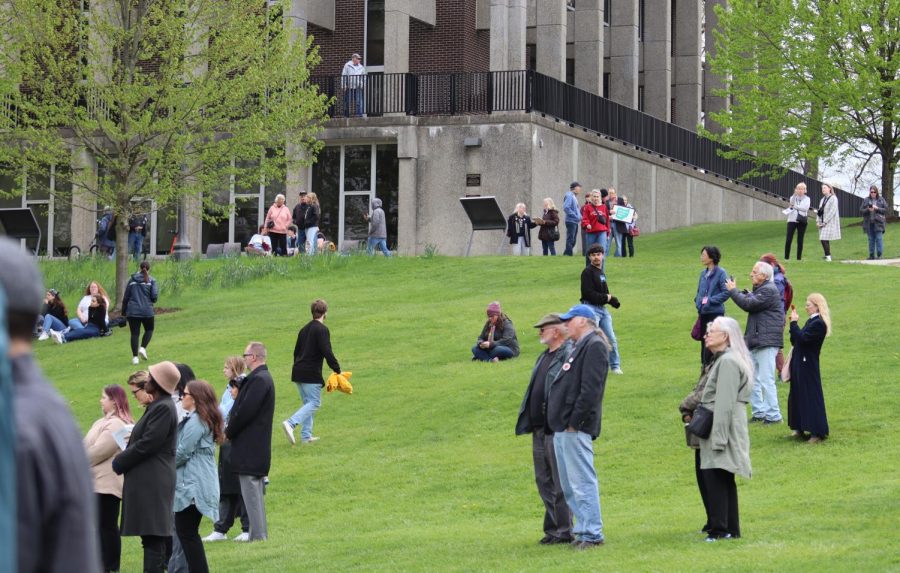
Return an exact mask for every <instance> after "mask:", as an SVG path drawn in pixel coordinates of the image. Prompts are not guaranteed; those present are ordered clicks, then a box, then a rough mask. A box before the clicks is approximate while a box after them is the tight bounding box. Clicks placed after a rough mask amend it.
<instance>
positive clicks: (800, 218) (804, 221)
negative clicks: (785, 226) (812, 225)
mask: <svg viewBox="0 0 900 573" xmlns="http://www.w3.org/2000/svg"><path fill="white" fill-rule="evenodd" d="M808 222H809V220H808V218H807V217H806V215H801V214H800V213H797V224H798V225H805V224H807V223H808Z"/></svg>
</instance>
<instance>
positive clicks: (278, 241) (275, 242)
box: [269, 231, 287, 257]
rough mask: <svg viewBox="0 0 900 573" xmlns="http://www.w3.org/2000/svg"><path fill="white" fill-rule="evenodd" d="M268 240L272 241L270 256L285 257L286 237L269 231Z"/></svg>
mask: <svg viewBox="0 0 900 573" xmlns="http://www.w3.org/2000/svg"><path fill="white" fill-rule="evenodd" d="M269 239H270V240H271V241H272V254H273V255H275V256H276V257H283V256H285V255H287V235H286V234H284V233H273V232H272V231H269Z"/></svg>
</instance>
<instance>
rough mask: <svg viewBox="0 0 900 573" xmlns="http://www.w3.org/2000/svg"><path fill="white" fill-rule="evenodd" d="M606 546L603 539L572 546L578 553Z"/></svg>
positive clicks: (581, 542) (580, 542)
mask: <svg viewBox="0 0 900 573" xmlns="http://www.w3.org/2000/svg"><path fill="white" fill-rule="evenodd" d="M603 544H604V541H603V540H602V539H601V540H600V541H579V542H577V543H575V544H573V545H571V547H572V549H575V550H578V551H584V550H585V549H593V548H595V547H601V546H602V545H603Z"/></svg>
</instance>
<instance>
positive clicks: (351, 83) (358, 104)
mask: <svg viewBox="0 0 900 573" xmlns="http://www.w3.org/2000/svg"><path fill="white" fill-rule="evenodd" d="M361 60H362V58H360V57H359V54H353V55H352V56H350V60H349V61H348V62H347V63H346V64H344V69H343V71H342V72H341V86H342V87H343V88H344V117H350V111H351V109H350V101H351V100H352V101H353V115H354V116H356V117H362V114H363V89H365V86H366V68H365V66H363V65H362V63H361Z"/></svg>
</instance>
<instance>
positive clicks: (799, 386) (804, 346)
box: [788, 292, 831, 444]
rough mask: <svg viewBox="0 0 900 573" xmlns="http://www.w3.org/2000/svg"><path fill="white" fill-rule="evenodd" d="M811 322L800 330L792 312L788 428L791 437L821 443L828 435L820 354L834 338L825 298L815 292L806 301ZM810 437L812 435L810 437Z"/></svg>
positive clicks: (793, 311) (796, 317)
mask: <svg viewBox="0 0 900 573" xmlns="http://www.w3.org/2000/svg"><path fill="white" fill-rule="evenodd" d="M806 312H807V313H809V320H808V321H806V324H805V325H803V328H800V327H799V326H798V324H797V319H798V318H799V316H798V314H797V311H796V310H791V344H792V345H793V346H794V349H793V351H792V353H791V390H790V393H789V394H788V426H790V428H791V430H792V433H791V436H793V437H795V438H800V439H806V438H807V437H808V438H809V443H810V444H818V443H819V442H821V441H822V440H824V439H825V438H826V437H827V436H828V418H827V416H826V415H825V396H824V395H823V394H822V377H821V375H820V374H819V352H820V351H821V350H822V344H823V343H824V342H825V337H826V336H830V335H831V313H830V311H829V309H828V303H827V302H826V301H825V297H824V296H822V295H821V294H819V293H815V292H814V293H812V294H811V295H809V297H807V299H806ZM807 434H809V436H807Z"/></svg>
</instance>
